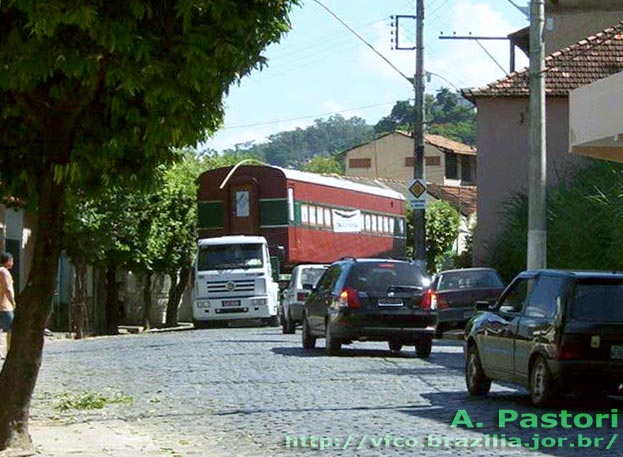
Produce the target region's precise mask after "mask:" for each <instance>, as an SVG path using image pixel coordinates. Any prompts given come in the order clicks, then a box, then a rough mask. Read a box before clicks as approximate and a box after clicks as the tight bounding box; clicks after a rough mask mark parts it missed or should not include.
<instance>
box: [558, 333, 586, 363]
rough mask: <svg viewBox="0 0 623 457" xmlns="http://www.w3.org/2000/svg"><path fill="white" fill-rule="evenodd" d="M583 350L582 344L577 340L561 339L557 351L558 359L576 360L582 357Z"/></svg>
mask: <svg viewBox="0 0 623 457" xmlns="http://www.w3.org/2000/svg"><path fill="white" fill-rule="evenodd" d="M583 353H584V350H583V346H582V342H581V341H580V340H579V339H577V338H570V337H568V336H566V337H563V340H562V341H561V343H560V349H559V350H558V357H557V358H558V359H561V360H577V359H581V358H582V357H583V355H584V354H583Z"/></svg>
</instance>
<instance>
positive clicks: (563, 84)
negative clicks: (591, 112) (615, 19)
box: [462, 22, 623, 101]
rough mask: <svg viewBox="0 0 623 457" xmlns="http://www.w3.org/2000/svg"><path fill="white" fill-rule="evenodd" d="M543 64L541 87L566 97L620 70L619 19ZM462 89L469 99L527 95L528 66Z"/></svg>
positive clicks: (622, 27) (622, 29)
mask: <svg viewBox="0 0 623 457" xmlns="http://www.w3.org/2000/svg"><path fill="white" fill-rule="evenodd" d="M545 66H546V73H545V91H546V94H547V95H548V96H554V97H568V96H569V92H570V91H572V90H574V89H577V88H578V87H581V86H585V85H587V84H590V83H592V82H595V81H597V80H599V79H603V78H607V77H608V76H611V75H613V74H615V73H619V72H620V71H623V22H620V23H618V24H616V25H615V26H613V27H609V28H607V29H605V30H603V31H602V32H599V33H597V34H596V35H593V36H590V37H588V38H586V39H583V40H581V41H578V42H577V43H575V44H572V45H571V46H568V47H566V48H563V49H560V50H558V51H556V52H554V53H552V54H550V55H549V56H548V57H546V58H545ZM462 93H463V96H464V97H465V98H467V99H469V100H471V101H474V99H476V98H478V97H527V96H528V95H529V94H530V91H529V70H528V69H527V68H524V69H523V70H521V71H517V72H514V73H511V74H510V75H509V76H508V77H506V78H504V79H500V80H498V81H496V82H494V83H491V84H488V85H487V86H484V87H480V88H474V89H464V90H463V91H462Z"/></svg>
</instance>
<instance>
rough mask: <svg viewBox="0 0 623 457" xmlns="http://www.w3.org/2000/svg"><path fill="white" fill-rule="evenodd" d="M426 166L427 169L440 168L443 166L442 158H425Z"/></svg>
mask: <svg viewBox="0 0 623 457" xmlns="http://www.w3.org/2000/svg"><path fill="white" fill-rule="evenodd" d="M424 164H425V165H426V166H427V167H439V166H441V157H439V156H431V157H424Z"/></svg>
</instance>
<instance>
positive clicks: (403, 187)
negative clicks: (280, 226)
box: [332, 175, 477, 216]
mask: <svg viewBox="0 0 623 457" xmlns="http://www.w3.org/2000/svg"><path fill="white" fill-rule="evenodd" d="M332 176H333V175H332ZM333 177H335V176H333ZM340 178H342V179H345V180H347V181H352V182H356V183H362V184H367V185H372V186H376V187H381V188H385V189H392V190H395V191H396V192H400V193H401V194H403V195H404V196H405V198H407V199H408V198H409V182H408V181H405V180H402V179H391V178H364V177H360V176H340ZM427 191H428V193H429V195H431V196H432V197H433V198H435V199H437V200H444V201H447V202H448V203H450V204H451V205H452V207H453V208H454V209H456V210H457V211H459V212H460V213H461V214H463V215H464V216H471V215H472V214H474V213H475V212H476V209H477V205H476V197H477V187H476V186H441V185H439V184H433V183H428V185H427Z"/></svg>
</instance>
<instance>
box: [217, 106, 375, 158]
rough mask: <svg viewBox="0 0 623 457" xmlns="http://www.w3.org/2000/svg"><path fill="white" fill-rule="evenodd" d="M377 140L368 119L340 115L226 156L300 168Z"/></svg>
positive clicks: (230, 150)
mask: <svg viewBox="0 0 623 457" xmlns="http://www.w3.org/2000/svg"><path fill="white" fill-rule="evenodd" d="M372 138H373V130H372V127H371V126H369V125H368V124H367V123H366V121H365V120H363V119H361V118H358V117H352V118H350V119H345V118H344V117H342V116H340V115H339V114H336V115H333V116H331V117H329V118H328V119H326V120H324V119H316V120H315V121H314V124H313V125H311V126H309V127H307V128H305V129H302V128H297V129H294V130H289V131H285V132H280V133H276V134H274V135H270V136H269V137H268V141H266V142H265V143H261V144H257V145H256V144H252V143H251V144H249V143H247V144H241V145H236V146H235V147H234V148H231V149H227V150H225V151H224V155H226V156H228V155H234V156H240V155H246V156H251V157H255V158H257V159H259V160H261V161H263V162H266V163H269V164H271V165H277V166H281V167H294V168H300V167H301V166H302V165H303V164H305V163H307V162H308V161H309V160H311V159H312V158H313V157H314V156H316V155H321V156H328V155H330V154H334V153H338V152H341V151H344V150H346V149H349V148H351V147H354V146H358V145H360V144H363V143H366V142H368V141H370V140H372Z"/></svg>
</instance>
